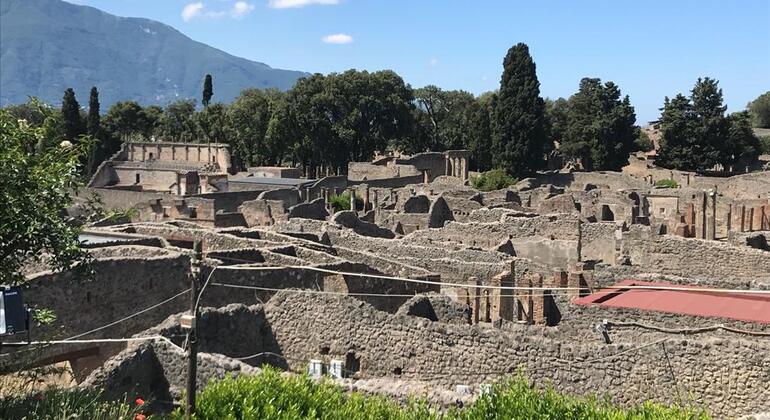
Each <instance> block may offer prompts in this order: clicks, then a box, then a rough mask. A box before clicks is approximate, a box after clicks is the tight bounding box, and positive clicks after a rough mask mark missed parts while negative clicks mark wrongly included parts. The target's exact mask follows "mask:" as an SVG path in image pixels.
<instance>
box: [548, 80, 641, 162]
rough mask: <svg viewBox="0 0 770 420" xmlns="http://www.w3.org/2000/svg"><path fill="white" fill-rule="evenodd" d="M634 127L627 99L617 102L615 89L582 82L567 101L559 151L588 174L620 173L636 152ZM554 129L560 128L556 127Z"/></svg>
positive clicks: (593, 82)
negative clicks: (565, 124) (593, 172)
mask: <svg viewBox="0 0 770 420" xmlns="http://www.w3.org/2000/svg"><path fill="white" fill-rule="evenodd" d="M635 123H636V114H635V113H634V108H633V107H632V106H631V102H630V100H629V98H628V96H626V97H624V98H623V99H621V98H620V89H619V88H618V86H617V85H615V84H614V83H613V82H607V83H605V84H604V85H602V83H601V80H600V79H591V78H584V79H583V80H581V81H580V88H579V90H578V92H577V93H576V94H574V95H572V97H570V99H569V103H568V106H567V126H566V130H564V132H563V133H561V134H560V135H562V136H563V137H562V139H561V147H560V151H561V152H562V154H563V155H564V156H566V157H568V158H571V159H578V160H580V162H581V163H582V165H583V168H585V169H587V170H589V171H594V170H615V171H616V170H620V168H622V167H623V166H624V165H625V164H626V163H627V162H628V154H629V153H630V152H632V151H633V150H635V148H636V146H635V143H634V142H635V140H636V138H637V137H638V135H639V128H638V127H636V126H635V125H634V124H635ZM556 129H557V130H559V129H561V127H560V126H558V125H557V126H556ZM557 133H558V131H557Z"/></svg>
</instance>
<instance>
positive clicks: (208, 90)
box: [201, 74, 214, 107]
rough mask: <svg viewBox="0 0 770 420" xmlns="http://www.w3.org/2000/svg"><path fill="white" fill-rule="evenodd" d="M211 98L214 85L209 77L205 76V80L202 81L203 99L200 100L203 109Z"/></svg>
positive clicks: (208, 75)
mask: <svg viewBox="0 0 770 420" xmlns="http://www.w3.org/2000/svg"><path fill="white" fill-rule="evenodd" d="M212 96H214V85H213V83H212V81H211V75H210V74H207V75H206V79H205V80H204V81H203V99H202V100H201V103H203V106H204V107H207V106H209V103H210V102H211V97H212Z"/></svg>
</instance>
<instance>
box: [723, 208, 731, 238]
mask: <svg viewBox="0 0 770 420" xmlns="http://www.w3.org/2000/svg"><path fill="white" fill-rule="evenodd" d="M725 225H726V226H727V237H730V232H731V231H732V230H733V229H732V227H733V205H732V204H728V205H727V217H725Z"/></svg>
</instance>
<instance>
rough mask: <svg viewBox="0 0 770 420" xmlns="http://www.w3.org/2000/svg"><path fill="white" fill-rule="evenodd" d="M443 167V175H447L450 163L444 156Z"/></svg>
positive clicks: (447, 157)
mask: <svg viewBox="0 0 770 420" xmlns="http://www.w3.org/2000/svg"><path fill="white" fill-rule="evenodd" d="M444 167H445V168H444V175H449V168H450V162H449V156H447V155H444Z"/></svg>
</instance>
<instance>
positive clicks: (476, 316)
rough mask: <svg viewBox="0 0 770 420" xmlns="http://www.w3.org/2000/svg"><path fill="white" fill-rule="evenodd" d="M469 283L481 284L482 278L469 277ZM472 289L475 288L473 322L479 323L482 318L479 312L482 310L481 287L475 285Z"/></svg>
mask: <svg viewBox="0 0 770 420" xmlns="http://www.w3.org/2000/svg"><path fill="white" fill-rule="evenodd" d="M468 283H469V284H475V285H476V286H481V280H479V278H478V277H469V278H468ZM471 290H473V301H472V302H473V323H474V324H478V323H479V319H480V317H479V315H480V314H479V312H481V288H480V287H474V288H472V289H471Z"/></svg>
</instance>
